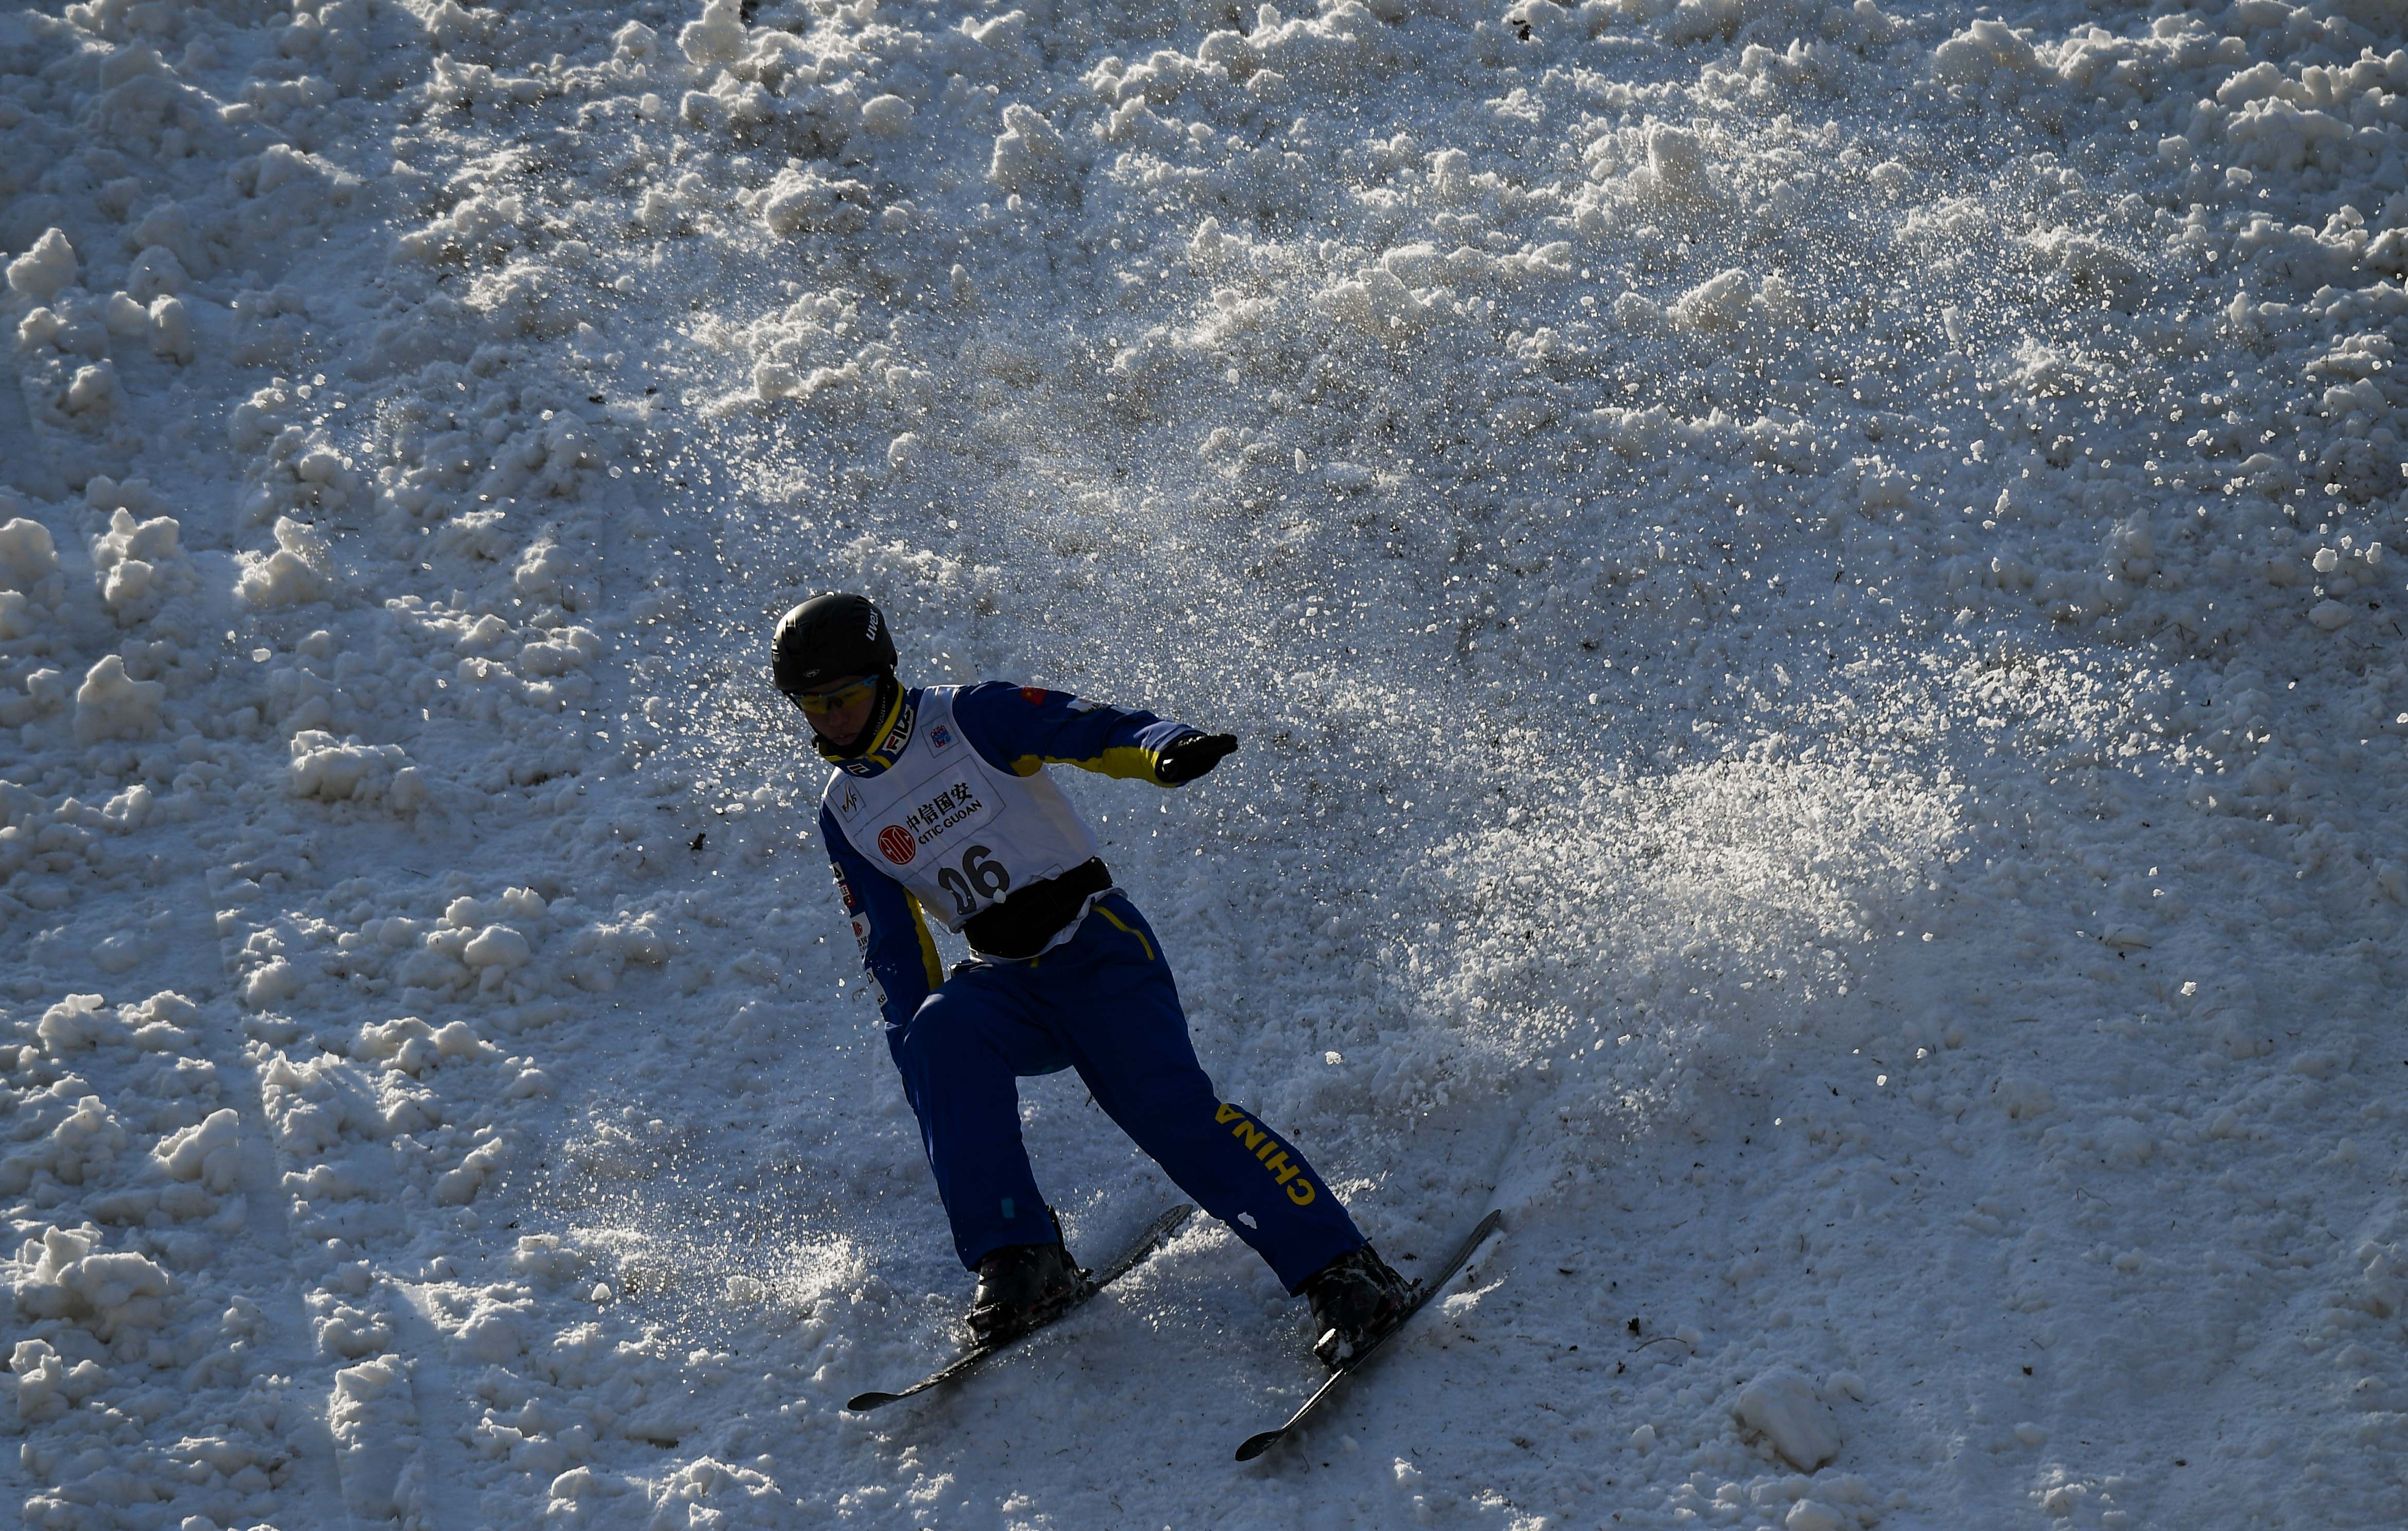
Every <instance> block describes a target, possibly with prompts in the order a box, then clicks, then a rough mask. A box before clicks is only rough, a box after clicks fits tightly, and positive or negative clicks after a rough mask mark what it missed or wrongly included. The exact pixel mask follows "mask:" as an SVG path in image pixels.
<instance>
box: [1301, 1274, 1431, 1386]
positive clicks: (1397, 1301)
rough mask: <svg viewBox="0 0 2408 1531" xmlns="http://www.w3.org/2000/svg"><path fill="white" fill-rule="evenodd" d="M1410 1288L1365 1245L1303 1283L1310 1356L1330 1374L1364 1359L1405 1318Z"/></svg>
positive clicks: (1407, 1282)
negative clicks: (1309, 1309)
mask: <svg viewBox="0 0 2408 1531" xmlns="http://www.w3.org/2000/svg"><path fill="white" fill-rule="evenodd" d="M1412 1293H1413V1288H1412V1283H1411V1282H1409V1281H1406V1280H1405V1279H1404V1278H1403V1277H1402V1276H1399V1275H1398V1274H1397V1273H1396V1272H1395V1271H1394V1270H1392V1269H1390V1268H1389V1267H1388V1263H1387V1262H1386V1261H1385V1260H1383V1259H1381V1258H1380V1253H1379V1252H1378V1251H1377V1250H1374V1249H1373V1248H1372V1247H1371V1246H1370V1245H1369V1244H1366V1245H1364V1246H1363V1247H1362V1248H1361V1249H1358V1250H1355V1251H1354V1252H1351V1253H1347V1254H1341V1255H1340V1256H1339V1257H1338V1258H1337V1259H1335V1260H1332V1261H1331V1262H1329V1264H1327V1265H1326V1266H1323V1267H1322V1268H1321V1269H1320V1270H1319V1271H1318V1272H1317V1273H1315V1274H1314V1275H1313V1276H1312V1278H1311V1279H1310V1280H1308V1281H1306V1282H1305V1283H1304V1295H1305V1296H1306V1297H1307V1298H1308V1299H1309V1300H1310V1301H1311V1302H1312V1332H1313V1333H1314V1334H1315V1335H1317V1336H1319V1337H1320V1338H1316V1339H1315V1340H1314V1341H1313V1342H1312V1353H1313V1354H1314V1355H1315V1356H1317V1357H1319V1358H1320V1361H1321V1364H1322V1365H1323V1366H1327V1367H1328V1368H1329V1369H1330V1370H1332V1371H1335V1370H1337V1369H1338V1368H1339V1367H1340V1366H1344V1365H1345V1364H1346V1363H1347V1362H1349V1361H1351V1360H1353V1359H1354V1358H1355V1357H1356V1356H1357V1355H1360V1354H1362V1353H1363V1352H1364V1351H1366V1350H1368V1349H1369V1347H1370V1346H1371V1345H1372V1344H1373V1343H1374V1342H1376V1341H1377V1340H1379V1339H1380V1338H1381V1337H1383V1336H1384V1335H1385V1334H1386V1333H1387V1332H1388V1331H1389V1330H1390V1329H1393V1328H1395V1327H1396V1326H1397V1323H1398V1320H1400V1319H1401V1318H1403V1317H1404V1312H1405V1305H1406V1303H1407V1302H1409V1301H1410V1300H1411V1299H1412Z"/></svg>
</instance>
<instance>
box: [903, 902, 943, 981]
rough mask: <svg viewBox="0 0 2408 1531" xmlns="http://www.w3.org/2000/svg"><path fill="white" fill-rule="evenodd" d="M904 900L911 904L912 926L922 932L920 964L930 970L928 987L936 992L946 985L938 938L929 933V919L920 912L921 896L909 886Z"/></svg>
mask: <svg viewBox="0 0 2408 1531" xmlns="http://www.w3.org/2000/svg"><path fill="white" fill-rule="evenodd" d="M903 901H904V902H905V903H907V904H909V905H910V906H911V927H912V928H913V929H914V930H916V931H918V932H919V933H920V966H923V967H925V968H926V969H927V970H928V988H929V990H930V991H931V992H934V991H936V990H938V989H940V988H942V987H944V982H945V965H944V963H943V962H941V961H940V960H939V958H938V956H937V938H936V937H934V936H931V935H929V934H928V919H927V916H926V915H925V914H923V913H921V912H920V899H919V896H918V895H917V894H913V893H912V892H911V891H910V889H908V888H907V889H905V890H904V892H903Z"/></svg>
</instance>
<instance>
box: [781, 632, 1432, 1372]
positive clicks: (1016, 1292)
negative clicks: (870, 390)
mask: <svg viewBox="0 0 2408 1531" xmlns="http://www.w3.org/2000/svg"><path fill="white" fill-rule="evenodd" d="M895 663H896V653H895V640H894V637H893V635H892V634H890V633H889V632H888V631H887V627H886V621H885V618H884V617H883V616H882V614H881V613H880V611H879V609H878V608H877V607H876V606H875V605H873V604H871V602H870V601H869V600H868V599H867V597H864V596H861V595H853V594H824V595H815V596H813V597H812V598H811V599H810V600H808V601H805V602H803V603H802V604H801V605H800V606H797V607H796V608H794V609H792V610H790V611H788V612H787V613H786V614H785V615H784V617H782V618H781V619H780V621H779V622H778V632H777V638H776V642H775V647H774V660H773V673H774V677H775V680H776V681H777V685H778V689H779V690H781V691H782V692H784V693H785V694H786V695H787V696H788V697H790V698H792V699H793V701H794V703H795V705H796V707H797V708H801V710H802V712H803V715H804V717H805V718H807V719H808V720H809V721H810V725H811V730H812V735H813V739H812V742H813V743H814V745H815V746H816V747H817V748H818V750H819V752H820V754H821V756H822V758H824V759H825V760H826V761H828V762H829V763H830V764H831V765H834V766H835V767H836V769H835V770H834V771H832V772H831V773H830V774H829V777H828V783H827V789H826V792H825V793H824V795H823V798H822V801H821V806H820V837H821V838H822V839H823V840H824V841H825V843H826V845H827V851H828V857H829V859H830V860H831V861H832V862H833V863H834V864H835V870H836V880H837V888H838V891H839V894H841V895H842V896H843V900H844V907H845V911H846V913H847V914H848V915H849V916H850V917H851V918H852V921H853V939H854V941H855V942H856V944H858V945H859V947H860V949H861V956H862V965H863V966H864V967H865V968H866V969H867V972H868V975H869V987H870V992H871V993H872V994H876V995H877V997H878V1002H879V1005H880V1008H881V1009H882V1011H883V1012H884V1015H885V1022H886V1041H887V1046H888V1048H889V1049H890V1050H891V1051H892V1052H893V1053H894V1056H895V1066H896V1068H897V1069H898V1070H899V1071H900V1072H901V1074H902V1076H903V1093H904V1095H905V1097H906V1098H907V1099H908V1100H909V1101H910V1104H911V1109H912V1111H913V1113H914V1114H915V1115H916V1116H917V1117H918V1118H919V1122H920V1138H921V1142H922V1144H923V1145H924V1147H925V1149H926V1151H927V1155H928V1166H929V1167H930V1168H931V1169H932V1170H934V1171H935V1172H936V1177H937V1194H938V1195H939V1197H941V1198H942V1200H943V1202H944V1205H945V1215H946V1217H947V1219H948V1220H949V1221H950V1222H951V1223H952V1224H953V1248H954V1251H955V1252H957V1253H958V1254H959V1255H960V1256H961V1261H962V1264H963V1265H964V1266H967V1267H968V1268H969V1269H970V1270H972V1271H974V1272H976V1273H977V1276H978V1291H977V1295H975V1296H974V1297H973V1298H972V1299H971V1304H970V1309H969V1312H968V1325H969V1328H970V1331H971V1333H972V1335H973V1336H974V1337H975V1338H977V1339H978V1340H980V1341H1000V1340H1003V1339H1008V1338H1011V1337H1013V1336H1015V1335H1019V1334H1023V1333H1025V1332H1026V1331H1027V1330H1029V1329H1030V1328H1033V1327H1035V1326H1036V1325H1037V1324H1041V1323H1043V1322H1044V1321H1045V1320H1047V1319H1048V1318H1050V1317H1052V1316H1053V1315H1054V1313H1055V1312H1057V1311H1059V1310H1060V1309H1062V1308H1063V1307H1065V1306H1067V1305H1068V1302H1069V1301H1070V1300H1071V1299H1072V1298H1074V1297H1076V1296H1077V1295H1078V1294H1079V1291H1080V1282H1081V1279H1082V1272H1081V1271H1080V1269H1079V1267H1078V1266H1076V1265H1074V1264H1073V1263H1072V1261H1071V1259H1070V1253H1069V1251H1068V1248H1066V1247H1065V1245H1064V1243H1063V1238H1062V1227H1061V1221H1060V1219H1059V1218H1057V1217H1056V1216H1055V1215H1054V1211H1053V1209H1052V1208H1050V1207H1049V1206H1048V1205H1047V1204H1046V1202H1045V1200H1044V1198H1043V1196H1042V1195H1041V1194H1040V1193H1039V1191H1038V1189H1037V1182H1036V1180H1035V1179H1034V1178H1033V1176H1032V1175H1031V1173H1030V1170H1029V1165H1028V1153H1027V1150H1026V1149H1025V1147H1024V1146H1023V1144H1022V1142H1021V1137H1020V1105H1019V1093H1018V1087H1017V1085H1016V1084H1015V1083H1014V1082H1013V1080H1014V1079H1015V1078H1016V1077H1017V1076H1022V1075H1036V1074H1050V1073H1053V1072H1055V1071H1057V1070H1059V1069H1063V1068H1076V1069H1077V1070H1078V1071H1079V1077H1080V1079H1081V1080H1083V1081H1085V1083H1086V1086H1087V1089H1088V1090H1089V1092H1090V1093H1092V1094H1093V1095H1094V1096H1095V1099H1096V1104H1097V1105H1098V1106H1100V1107H1102V1108H1103V1109H1104V1111H1105V1113H1106V1114H1107V1115H1109V1116H1110V1117H1111V1119H1112V1120H1113V1121H1114V1122H1115V1123H1119V1125H1120V1127H1121V1129H1122V1130H1123V1131H1124V1132H1126V1133H1127V1134H1128V1135H1129V1136H1130V1137H1131V1138H1134V1139H1136V1141H1137V1143H1138V1145H1139V1146H1140V1148H1142V1149H1144V1150H1145V1151H1146V1152H1148V1153H1149V1154H1152V1155H1153V1156H1154V1161H1155V1162H1156V1163H1157V1164H1160V1165H1161V1166H1162V1167H1163V1168H1164V1169H1165V1170H1167V1171H1168V1173H1169V1175H1170V1178H1171V1179H1172V1180H1176V1181H1177V1182H1178V1183H1179V1185H1180V1186H1181V1188H1182V1189H1183V1190H1184V1191H1185V1192H1186V1193H1187V1194H1188V1195H1190V1196H1193V1197H1194V1198H1195V1199H1196V1201H1197V1204H1198V1205H1200V1206H1201V1207H1202V1208H1203V1209H1205V1210H1206V1211H1208V1212H1210V1213H1211V1214H1212V1215H1213V1216H1215V1217H1217V1218H1219V1219H1221V1220H1222V1221H1223V1222H1225V1223H1228V1224H1229V1225H1230V1227H1231V1228H1232V1229H1233V1230H1234V1231H1235V1232H1236V1233H1237V1236H1238V1237H1239V1238H1242V1239H1244V1240H1245V1241H1246V1242H1247V1243H1248V1244H1249V1245H1251V1246H1252V1247H1253V1248H1254V1252H1256V1253H1257V1254H1260V1255H1261V1256H1262V1257H1263V1259H1264V1261H1265V1262H1266V1263H1268V1264H1269V1266H1270V1267H1271V1269H1272V1270H1273V1271H1274V1272H1275V1273H1277V1275H1278V1276H1279V1279H1280V1281H1282V1283H1283V1284H1284V1285H1285V1286H1286V1288H1287V1290H1288V1292H1289V1294H1290V1295H1297V1294H1301V1295H1304V1296H1305V1297H1306V1298H1308V1299H1309V1300H1310V1302H1311V1304H1312V1322H1313V1332H1314V1334H1315V1335H1316V1336H1317V1337H1319V1338H1317V1339H1316V1340H1315V1342H1314V1346H1313V1352H1314V1353H1315V1354H1316V1355H1318V1356H1319V1357H1320V1358H1321V1359H1322V1361H1323V1362H1324V1363H1326V1364H1327V1365H1330V1366H1337V1365H1339V1364H1340V1362H1342V1361H1344V1360H1345V1359H1346V1358H1347V1357H1348V1356H1351V1355H1353V1354H1354V1353H1355V1352H1356V1351H1357V1350H1358V1349H1359V1348H1360V1347H1362V1346H1363V1345H1365V1344H1367V1343H1369V1341H1370V1340H1372V1339H1374V1338H1378V1337H1379V1336H1380V1335H1381V1334H1383V1333H1384V1332H1385V1331H1386V1329H1387V1328H1388V1327H1390V1326H1391V1325H1392V1324H1394V1323H1395V1322H1396V1320H1397V1318H1398V1315H1399V1314H1400V1313H1401V1312H1402V1310H1403V1304H1404V1302H1405V1300H1406V1298H1407V1295H1408V1287H1407V1284H1406V1282H1405V1281H1404V1279H1403V1278H1402V1277H1400V1276H1398V1274H1397V1273H1396V1272H1395V1271H1394V1270H1392V1269H1391V1268H1389V1266H1388V1265H1387V1263H1386V1262H1385V1261H1383V1260H1382V1259H1381V1258H1380V1256H1379V1254H1378V1253H1377V1252H1374V1251H1373V1250H1372V1248H1371V1246H1370V1244H1369V1242H1367V1241H1366V1240H1365V1238H1364V1237H1363V1235H1362V1234H1361V1233H1359V1232H1357V1231H1356V1230H1355V1223H1354V1220H1353V1219H1352V1218H1350V1217H1348V1216H1347V1214H1346V1209H1345V1208H1343V1207H1342V1206H1340V1204H1339V1200H1338V1197H1337V1195H1335V1194H1334V1193H1333V1192H1332V1191H1331V1190H1330V1189H1329V1187H1328V1185H1327V1183H1326V1182H1325V1181H1324V1180H1322V1179H1321V1177H1320V1175H1319V1174H1318V1173H1317V1172H1315V1171H1314V1169H1313V1168H1312V1166H1311V1165H1310V1164H1308V1163H1307V1162H1306V1161H1305V1157H1304V1154H1303V1153H1302V1152H1301V1151H1299V1150H1298V1149H1297V1147H1296V1146H1295V1145H1294V1144H1293V1143H1291V1142H1289V1141H1288V1140H1287V1139H1286V1138H1284V1137H1282V1136H1281V1135H1279V1134H1277V1133H1274V1132H1272V1131H1271V1129H1270V1128H1269V1127H1268V1126H1266V1125H1264V1123H1262V1122H1261V1120H1260V1119H1259V1118H1257V1117H1255V1116H1254V1114H1253V1113H1252V1112H1250V1111H1246V1110H1242V1109H1240V1108H1238V1107H1236V1106H1233V1105H1228V1104H1226V1103H1224V1102H1223V1101H1222V1100H1221V1099H1220V1097H1219V1096H1218V1095H1216V1094H1215V1093H1214V1091H1213V1088H1212V1082H1211V1080H1210V1079H1208V1078H1207V1077H1206V1076H1205V1073H1204V1070H1203V1068H1202V1067H1201V1066H1199V1065H1198V1064H1197V1060H1196V1050H1195V1047H1194V1045H1193V1044H1192V1043H1191V1042H1190V1041H1189V1039H1188V1036H1187V1018H1186V1015H1185V1012H1183V1010H1182V1009H1180V1005H1179V993H1178V990H1177V988H1176V987H1175V986H1174V985H1173V983H1172V981H1171V977H1170V967H1169V964H1168V960H1167V958H1166V956H1165V954H1164V952H1163V950H1162V944H1161V941H1160V939H1159V938H1158V937H1156V936H1155V935H1154V929H1153V927H1152V926H1151V925H1149V924H1147V923H1146V921H1145V917H1144V916H1143V915H1141V914H1140V913H1139V912H1138V909H1137V906H1136V905H1135V904H1133V903H1131V902H1130V901H1129V899H1128V895H1127V894H1124V893H1122V892H1121V891H1120V890H1119V889H1118V888H1116V887H1114V886H1113V885H1112V879H1111V873H1110V872H1109V871H1107V870H1106V869H1105V866H1104V863H1103V861H1102V860H1101V858H1100V857H1099V856H1098V855H1097V851H1098V849H1099V848H1098V847H1097V843H1096V837H1095V835H1094V832H1093V831H1091V830H1090V829H1088V827H1087V825H1086V823H1085V822H1084V821H1083V820H1082V819H1081V818H1080V817H1079V815H1078V813H1077V811H1076V810H1075V809H1073V808H1071V806H1070V803H1069V800H1068V798H1066V797H1065V796H1064V795H1063V794H1062V790H1061V788H1059V787H1057V786H1055V785H1054V782H1053V780H1051V779H1050V778H1049V777H1048V776H1047V775H1046V774H1045V767H1046V765H1049V764H1060V765H1077V766H1080V767H1082V769H1085V770H1090V771H1096V772H1098V773H1100V774H1102V775H1105V776H1112V777H1123V778H1138V779H1141V780H1147V781H1151V782H1154V784H1156V785H1157V786H1163V787H1177V786H1181V785H1183V784H1184V783H1186V782H1189V781H1192V780H1196V779H1197V777H1200V776H1202V775H1203V774H1204V773H1205V772H1207V771H1209V770H1211V768H1212V767H1213V766H1214V765H1217V764H1219V763H1220V761H1221V760H1222V758H1223V757H1224V756H1226V755H1227V754H1228V753H1229V752H1230V751H1233V750H1235V749H1236V748H1237V747H1238V741H1237V737H1235V736H1234V735H1229V734H1206V733H1203V732H1202V731H1200V730H1197V729H1194V728H1189V727H1187V726H1185V725H1184V724H1182V723H1170V722H1166V721H1164V720H1162V719H1159V718H1156V717H1155V716H1154V714H1152V713H1150V712H1140V711H1131V710H1124V709H1122V708H1112V707H1105V706H1103V705H1101V704H1099V703H1096V702H1091V701H1087V700H1084V699H1082V698H1080V697H1077V696H1073V695H1071V694H1068V693H1066V692H1058V691H1046V690H1042V689H1039V688H1038V687H1035V686H1015V685H1011V684H1007V683H1003V682H998V681H986V682H982V683H981V684H978V685H972V686H926V687H921V686H912V687H908V688H907V687H906V686H904V685H903V684H902V683H901V682H900V681H898V680H896V676H895ZM932 910H933V911H934V912H935V913H936V915H937V917H938V918H939V920H941V921H942V922H943V923H944V924H945V927H946V928H947V929H949V930H953V931H957V932H959V933H960V934H961V935H962V936H964V937H967V938H968V941H969V945H970V949H971V951H972V952H975V953H976V956H975V957H974V958H973V959H972V960H970V961H968V962H964V963H958V964H956V965H955V966H954V967H953V974H952V976H951V977H948V976H946V974H945V973H944V972H942V971H941V970H940V968H939V962H938V956H937V947H936V942H935V941H934V940H933V939H932V938H931V937H930V936H929V934H928V927H927V923H926V921H925V918H924V915H925V913H927V912H929V911H932Z"/></svg>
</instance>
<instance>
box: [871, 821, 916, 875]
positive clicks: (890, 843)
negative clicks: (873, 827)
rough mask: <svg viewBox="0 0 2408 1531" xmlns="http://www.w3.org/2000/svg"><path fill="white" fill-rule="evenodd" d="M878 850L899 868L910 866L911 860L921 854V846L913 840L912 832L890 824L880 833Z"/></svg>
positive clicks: (899, 825)
mask: <svg viewBox="0 0 2408 1531" xmlns="http://www.w3.org/2000/svg"><path fill="white" fill-rule="evenodd" d="M878 849H879V851H880V853H881V854H882V855H884V856H885V858H886V859H887V860H888V861H891V862H893V863H894V864H895V865H896V866H910V864H911V858H912V857H913V856H916V855H918V854H919V853H920V848H919V846H918V845H917V844H915V843H913V841H912V839H911V832H910V830H908V829H906V828H904V827H903V826H902V825H901V824H888V825H887V826H886V827H885V828H884V829H882V830H880V831H879V832H878Z"/></svg>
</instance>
